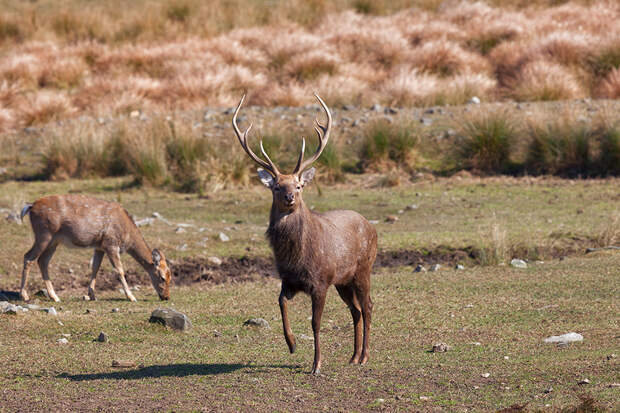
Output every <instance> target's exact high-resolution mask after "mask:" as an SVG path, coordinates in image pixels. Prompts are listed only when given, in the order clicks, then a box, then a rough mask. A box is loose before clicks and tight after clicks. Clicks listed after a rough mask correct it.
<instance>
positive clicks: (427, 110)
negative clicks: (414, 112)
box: [424, 108, 435, 115]
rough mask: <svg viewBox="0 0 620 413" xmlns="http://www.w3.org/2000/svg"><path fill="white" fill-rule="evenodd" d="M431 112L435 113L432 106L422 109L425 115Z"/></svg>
mask: <svg viewBox="0 0 620 413" xmlns="http://www.w3.org/2000/svg"><path fill="white" fill-rule="evenodd" d="M433 113H435V109H433V108H428V109H426V110H425V111H424V114H425V115H432V114H433Z"/></svg>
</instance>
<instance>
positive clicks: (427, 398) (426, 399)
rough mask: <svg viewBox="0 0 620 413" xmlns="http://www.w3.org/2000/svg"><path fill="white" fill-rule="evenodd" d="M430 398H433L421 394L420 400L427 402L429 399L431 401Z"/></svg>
mask: <svg viewBox="0 0 620 413" xmlns="http://www.w3.org/2000/svg"><path fill="white" fill-rule="evenodd" d="M430 399H431V398H430V397H428V396H420V400H421V401H423V402H427V401H429V400H430Z"/></svg>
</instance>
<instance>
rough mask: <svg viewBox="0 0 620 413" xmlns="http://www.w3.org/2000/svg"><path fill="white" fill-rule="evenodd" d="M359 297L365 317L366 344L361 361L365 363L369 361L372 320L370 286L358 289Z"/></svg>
mask: <svg viewBox="0 0 620 413" xmlns="http://www.w3.org/2000/svg"><path fill="white" fill-rule="evenodd" d="M356 294H357V297H358V299H359V301H360V304H361V305H362V317H364V346H363V348H362V357H361V358H360V361H359V363H360V364H365V363H366V362H367V361H368V352H369V348H368V340H369V338H370V322H371V320H372V307H373V304H372V300H371V299H370V291H369V288H364V289H358V290H357V291H356Z"/></svg>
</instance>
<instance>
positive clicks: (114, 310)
mask: <svg viewBox="0 0 620 413" xmlns="http://www.w3.org/2000/svg"><path fill="white" fill-rule="evenodd" d="M110 312H112V313H120V312H121V310H120V309H119V308H117V307H115V308H113V309H112V311H110Z"/></svg>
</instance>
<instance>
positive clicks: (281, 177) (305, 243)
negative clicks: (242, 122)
mask: <svg viewBox="0 0 620 413" xmlns="http://www.w3.org/2000/svg"><path fill="white" fill-rule="evenodd" d="M315 96H316V98H317V99H318V101H319V102H320V104H321V106H322V107H323V110H324V111H325V114H326V115H327V123H326V124H325V126H323V125H321V124H320V123H319V122H318V120H317V121H316V126H315V130H316V133H317V135H318V137H319V146H318V148H317V150H316V152H315V153H314V155H313V156H312V158H310V159H308V160H306V161H304V160H303V156H304V150H305V146H306V142H305V140H302V146H301V153H300V154H299V159H298V161H297V166H296V167H295V170H294V171H293V173H292V174H291V175H286V174H282V173H280V171H279V170H278V168H277V167H276V166H275V164H274V163H273V162H272V161H271V159H269V156H267V153H265V150H264V148H263V143H262V141H261V144H260V148H261V152H262V154H263V156H264V157H265V159H266V161H265V160H263V159H261V158H259V157H258V156H256V155H255V154H254V152H252V149H250V146H249V145H248V133H249V132H250V129H251V128H252V125H250V126H249V127H248V129H247V130H246V131H245V132H244V133H243V134H242V133H241V131H240V130H239V127H238V126H237V114H238V113H239V109H240V108H241V105H242V104H243V100H244V99H245V95H244V96H243V97H242V98H241V101H240V102H239V105H238V106H237V109H236V110H235V113H234V115H233V118H232V126H233V129H234V130H235V134H236V135H237V138H238V139H239V143H240V144H241V147H243V149H244V150H245V152H246V153H247V154H248V156H249V157H250V158H252V160H254V162H256V163H257V164H258V165H260V166H261V167H262V168H264V169H259V170H258V177H259V178H260V180H261V182H262V183H263V184H264V185H265V186H267V187H268V188H270V189H271V193H272V195H273V202H272V205H271V214H270V216H269V228H268V229H267V238H268V239H269V242H270V244H271V247H272V249H273V253H274V256H275V261H276V266H277V268H278V273H279V275H280V278H281V279H282V290H281V292H280V298H279V303H280V311H281V312H282V324H283V327H284V338H285V339H286V343H287V344H288V348H289V350H290V352H291V353H293V352H294V351H295V337H294V336H293V332H292V331H291V327H290V325H289V319H288V311H287V306H288V300H290V299H291V298H293V297H294V296H295V294H296V293H298V292H299V291H303V292H305V293H306V294H309V295H310V297H311V298H312V330H313V332H314V364H313V366H312V373H313V374H318V373H319V371H320V369H321V342H320V339H319V331H320V327H321V316H322V314H323V307H324V305H325V296H326V294H327V289H328V288H329V286H330V285H332V284H333V285H335V286H336V290H337V291H338V294H339V295H340V297H341V298H342V300H343V301H344V302H345V303H346V304H347V306H348V307H349V309H350V311H351V315H352V316H353V327H354V329H355V339H354V344H353V356H352V357H351V361H350V363H360V364H364V363H366V361H368V351H369V350H368V338H369V335H370V321H371V317H372V306H373V304H372V300H371V299H370V271H371V268H372V265H373V263H374V261H375V258H376V255H377V232H376V231H375V229H374V227H373V226H372V225H370V223H369V222H368V221H367V220H366V219H365V218H364V217H363V216H361V215H360V214H358V213H357V212H354V211H343V210H338V211H329V212H326V213H324V214H319V213H316V212H314V211H311V210H310V209H308V207H307V206H306V204H305V203H304V201H303V199H302V196H301V194H302V190H303V188H304V186H306V185H307V184H309V183H310V181H312V178H313V177H314V174H315V169H314V168H310V169H308V170H306V168H308V167H309V166H310V165H311V164H312V163H313V162H314V161H315V160H316V159H317V158H318V157H319V156H320V155H321V152H322V151H323V149H325V146H326V145H327V141H328V139H329V132H330V129H331V124H332V118H331V114H330V112H329V109H328V108H327V105H325V102H323V100H321V98H320V97H319V96H318V95H316V94H315ZM362 317H363V322H364V330H363V331H364V336H363V345H362Z"/></svg>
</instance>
